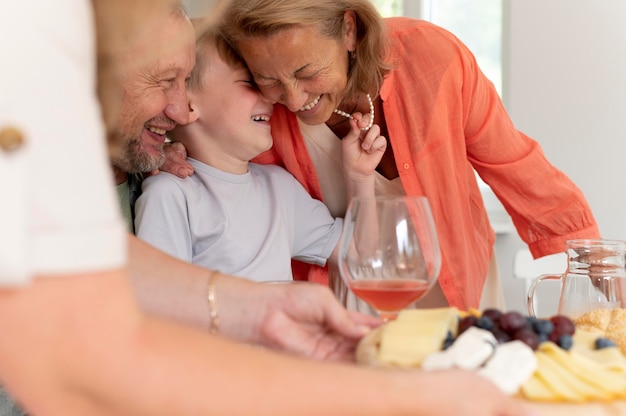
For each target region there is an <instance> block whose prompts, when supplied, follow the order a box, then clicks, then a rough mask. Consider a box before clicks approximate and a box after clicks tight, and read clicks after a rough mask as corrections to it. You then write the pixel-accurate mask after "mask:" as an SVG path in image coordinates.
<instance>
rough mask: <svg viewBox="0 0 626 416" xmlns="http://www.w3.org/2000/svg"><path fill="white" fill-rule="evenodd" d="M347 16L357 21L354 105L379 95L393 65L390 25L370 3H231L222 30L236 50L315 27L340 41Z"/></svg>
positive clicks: (350, 91) (348, 94)
mask: <svg viewBox="0 0 626 416" xmlns="http://www.w3.org/2000/svg"><path fill="white" fill-rule="evenodd" d="M347 11H353V12H354V13H355V15H356V39H357V45H356V51H355V52H356V56H355V58H354V59H351V65H350V72H349V76H348V84H347V86H346V91H345V93H344V95H345V98H346V99H354V98H356V97H357V96H358V93H359V92H367V93H369V94H372V95H373V96H374V95H377V94H378V92H379V91H380V88H381V86H382V84H383V79H384V77H385V74H386V73H387V72H388V71H389V69H390V65H389V64H388V63H387V62H385V56H386V49H387V37H386V33H385V31H386V30H385V24H384V21H383V19H382V17H381V16H380V14H379V13H378V11H377V10H376V8H375V7H374V6H373V5H372V4H371V3H370V1H369V0H231V1H230V4H229V6H228V7H227V8H226V9H225V10H224V13H223V15H222V17H223V22H222V27H221V29H222V31H223V33H224V36H225V37H226V39H228V41H229V42H230V43H231V44H232V45H233V47H234V48H235V49H237V44H238V42H239V41H240V40H242V39H245V38H247V37H263V36H269V35H272V34H274V33H277V32H279V31H281V30H284V29H287V28H290V27H293V26H299V25H302V26H307V25H315V26H317V27H318V28H319V29H320V31H321V33H322V34H323V35H326V36H328V37H331V38H334V39H341V38H342V36H343V34H344V14H345V12H347ZM276 52H277V53H280V51H276Z"/></svg>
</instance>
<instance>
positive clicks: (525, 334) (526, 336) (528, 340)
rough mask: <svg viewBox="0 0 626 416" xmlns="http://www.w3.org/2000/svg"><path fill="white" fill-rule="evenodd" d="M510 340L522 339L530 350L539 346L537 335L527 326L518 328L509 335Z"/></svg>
mask: <svg viewBox="0 0 626 416" xmlns="http://www.w3.org/2000/svg"><path fill="white" fill-rule="evenodd" d="M511 339H512V340H519V341H522V342H523V343H524V344H526V345H528V346H529V347H530V348H532V350H533V351H534V350H536V349H537V347H538V346H539V335H537V333H536V332H535V331H533V330H532V329H530V328H528V327H524V328H520V329H518V330H517V331H515V333H514V334H513V336H512V337H511Z"/></svg>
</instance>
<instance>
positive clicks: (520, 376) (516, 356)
mask: <svg viewBox="0 0 626 416" xmlns="http://www.w3.org/2000/svg"><path fill="white" fill-rule="evenodd" d="M537 365H538V362H537V358H536V357H535V353H534V351H533V350H532V348H530V347H529V346H528V345H526V344H524V343H523V342H522V341H511V342H506V343H504V344H500V345H498V347H497V348H496V349H495V353H494V354H493V356H492V357H491V358H490V359H489V360H488V361H487V362H486V364H485V365H484V367H482V368H480V369H479V370H478V374H480V375H481V376H483V377H486V378H487V379H489V380H491V381H492V382H493V383H494V384H495V385H496V386H498V387H499V388H500V390H502V391H503V392H504V393H506V394H515V393H516V392H517V391H518V390H519V389H520V387H521V386H522V384H524V382H525V381H526V380H528V379H529V378H530V377H531V376H532V375H533V373H534V372H535V370H536V369H537Z"/></svg>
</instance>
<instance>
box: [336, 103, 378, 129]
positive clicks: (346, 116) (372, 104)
mask: <svg viewBox="0 0 626 416" xmlns="http://www.w3.org/2000/svg"><path fill="white" fill-rule="evenodd" d="M367 102H368V104H369V106H370V122H369V123H367V126H366V127H363V128H362V129H361V130H363V131H368V130H369V129H371V128H372V125H373V124H374V103H373V102H372V98H371V97H370V95H369V94H367ZM333 113H335V114H339V115H340V116H343V117H345V118H354V117H352V114H348V113H346V112H345V111H341V110H339V109H337V108H335V109H334V110H333Z"/></svg>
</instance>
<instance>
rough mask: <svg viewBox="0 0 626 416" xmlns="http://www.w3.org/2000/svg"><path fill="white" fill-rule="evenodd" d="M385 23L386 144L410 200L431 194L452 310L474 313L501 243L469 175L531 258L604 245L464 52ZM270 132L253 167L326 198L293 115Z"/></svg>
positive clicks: (562, 179) (408, 27) (302, 269)
mask: <svg viewBox="0 0 626 416" xmlns="http://www.w3.org/2000/svg"><path fill="white" fill-rule="evenodd" d="M386 21H387V26H388V30H389V38H390V53H389V59H388V60H389V62H391V63H393V67H394V69H393V70H392V71H391V72H390V73H389V75H388V76H387V77H386V79H385V82H384V84H383V87H382V90H381V91H380V97H381V99H382V101H383V112H384V115H385V120H386V122H387V128H388V135H389V137H388V140H389V143H390V145H391V146H392V148H393V153H394V156H395V160H396V166H397V169H398V172H399V175H400V180H401V182H402V185H403V187H404V189H405V191H406V193H407V195H425V196H427V197H428V199H429V202H430V204H431V208H432V210H433V216H434V218H435V223H436V226H437V231H438V233H439V241H440V244H441V252H442V253H441V254H442V267H441V273H440V276H439V284H440V285H441V288H442V290H443V292H444V294H445V296H446V298H447V300H448V302H449V304H450V305H451V306H456V307H458V308H461V309H464V310H466V309H468V308H469V307H478V304H479V301H480V296H481V292H482V288H483V286H484V282H485V277H486V275H487V270H488V268H489V260H490V257H491V255H492V251H493V246H494V241H495V234H494V232H493V230H492V228H491V225H490V224H489V220H488V217H487V212H486V210H485V207H484V205H483V201H482V197H481V193H480V190H479V187H478V184H477V182H476V178H475V176H474V171H473V169H475V170H476V171H477V172H478V174H479V175H480V176H481V178H482V179H483V180H484V181H485V182H486V183H487V184H489V185H490V187H491V188H492V189H493V191H494V193H495V194H496V196H497V197H498V198H499V200H500V201H501V202H502V204H503V205H504V207H505V208H506V210H507V212H508V213H509V214H510V216H511V217H512V219H513V223H514V224H515V227H516V228H517V231H518V233H519V235H520V237H521V238H522V239H523V240H524V241H525V242H526V243H527V244H528V246H529V248H530V250H531V252H532V254H533V255H534V256H535V257H541V256H545V255H548V254H553V253H557V252H561V251H563V250H564V243H565V241H566V240H569V239H573V238H599V237H600V234H599V230H598V226H597V224H596V221H595V219H594V216H593V214H592V212H591V210H590V207H589V205H588V203H587V201H586V200H585V197H584V196H583V194H582V192H581V191H580V189H579V188H578V187H577V186H576V185H575V184H574V183H573V182H572V181H571V180H570V179H569V178H568V177H566V176H565V175H564V174H563V173H562V172H561V171H559V170H558V169H556V168H555V167H554V166H552V165H551V164H550V163H549V162H548V161H547V160H546V158H545V156H544V154H543V151H542V149H541V146H540V145H539V144H538V143H537V142H536V141H534V140H533V139H531V138H530V137H528V136H526V135H524V134H523V133H521V132H519V131H517V130H516V129H515V127H514V126H513V123H512V122H511V119H510V118H509V116H508V115H507V113H506V111H505V109H504V106H503V104H502V102H501V100H500V98H499V96H498V94H497V92H496V90H495V89H494V87H493V85H492V83H491V82H490V81H489V80H488V79H487V78H486V77H485V76H484V75H483V73H482V72H481V71H480V69H479V67H478V65H477V63H476V61H475V58H474V56H473V55H472V53H471V52H470V51H469V50H468V49H467V47H466V46H465V45H463V43H461V42H460V41H459V40H458V39H457V38H456V37H455V36H453V35H452V34H450V33H449V32H447V31H446V30H444V29H442V28H440V27H437V26H435V25H433V24H431V23H428V22H426V21H420V20H415V19H408V18H390V19H386ZM271 123H272V134H273V136H274V146H273V148H272V149H270V150H269V151H268V152H266V153H264V154H263V155H261V156H259V157H258V158H257V159H256V160H255V161H256V162H260V163H275V164H280V165H283V166H285V167H286V168H287V169H288V170H289V171H290V172H291V173H292V174H293V175H294V176H295V177H296V178H297V179H298V180H299V181H300V182H301V183H302V184H303V185H304V187H305V188H306V189H307V190H308V191H309V193H311V195H313V196H314V197H315V198H318V199H322V195H321V190H320V184H319V180H318V177H317V173H316V167H315V166H314V165H313V162H312V161H311V158H310V156H309V154H308V151H307V148H306V145H305V142H304V140H303V138H302V135H301V133H300V130H299V128H298V122H297V120H296V117H295V115H294V114H293V113H290V112H289V111H288V110H287V109H286V108H285V107H283V106H282V105H276V107H275V110H274V115H273V116H272V120H271ZM472 168H473V169H472ZM294 273H295V275H297V276H299V277H298V278H300V279H308V280H313V281H318V282H321V283H325V282H327V273H326V270H325V269H322V268H319V267H317V266H309V265H303V264H297V265H295V270H294ZM304 273H306V274H304Z"/></svg>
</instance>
